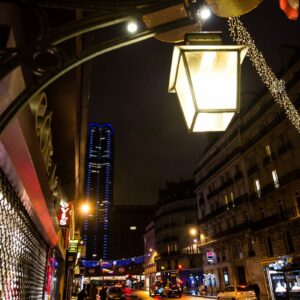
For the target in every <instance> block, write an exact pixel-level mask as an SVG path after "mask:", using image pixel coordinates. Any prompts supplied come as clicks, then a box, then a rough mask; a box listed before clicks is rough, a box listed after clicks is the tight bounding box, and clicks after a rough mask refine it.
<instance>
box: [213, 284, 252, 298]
mask: <svg viewBox="0 0 300 300" xmlns="http://www.w3.org/2000/svg"><path fill="white" fill-rule="evenodd" d="M217 299H218V300H219V299H229V300H235V299H247V300H255V299H256V296H255V292H254V291H253V290H252V289H250V288H249V287H247V286H244V285H230V286H227V287H226V288H225V289H224V290H223V291H222V292H219V293H218V295H217Z"/></svg>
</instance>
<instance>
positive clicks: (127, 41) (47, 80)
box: [0, 19, 194, 133]
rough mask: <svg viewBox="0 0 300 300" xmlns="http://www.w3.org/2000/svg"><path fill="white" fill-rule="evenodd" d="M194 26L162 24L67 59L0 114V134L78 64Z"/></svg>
mask: <svg viewBox="0 0 300 300" xmlns="http://www.w3.org/2000/svg"><path fill="white" fill-rule="evenodd" d="M190 24H194V22H193V21H191V20H189V19H183V20H179V21H176V22H172V23H169V24H164V25H162V26H158V27H155V28H152V29H151V30H145V31H144V32H141V33H138V34H135V35H132V36H127V37H120V38H117V39H114V40H110V41H107V42H104V43H100V44H98V45H95V46H93V47H91V48H89V49H87V50H85V51H83V52H82V53H81V54H80V55H78V56H74V57H72V58H69V60H68V61H66V62H65V64H64V65H62V66H60V67H59V68H57V69H56V70H55V71H52V72H48V73H45V74H44V75H43V76H41V77H39V78H37V80H36V81H34V82H33V83H32V84H30V85H29V86H28V87H27V88H26V90H25V91H23V92H22V93H21V94H20V95H19V96H18V97H17V98H16V99H15V100H14V101H13V102H12V103H11V104H10V105H9V106H8V107H7V108H6V109H5V110H4V111H3V112H2V114H1V118H0V133H2V132H3V131H4V129H5V128H6V126H7V125H8V123H9V122H10V121H11V120H12V119H13V118H14V117H15V116H16V115H17V113H18V112H19V111H21V109H22V108H23V107H24V106H25V105H26V104H27V103H28V102H29V101H30V100H32V99H33V98H34V97H35V96H36V95H37V94H38V93H39V92H41V91H42V90H44V89H45V88H46V87H47V86H48V85H49V84H51V83H52V82H53V81H55V80H56V79H58V78H59V77H61V76H62V75H63V74H65V73H67V72H68V71H70V70H72V69H74V68H75V67H77V66H79V65H80V64H82V63H84V62H87V61H88V60H91V59H93V58H95V57H97V56H99V55H102V54H105V53H107V52H110V51H113V50H116V49H119V48H122V47H125V46H128V45H131V44H134V43H138V42H141V41H143V40H146V39H149V38H151V37H154V36H155V35H156V34H159V33H162V32H166V31H169V30H172V29H175V28H178V27H182V26H187V25H190Z"/></svg>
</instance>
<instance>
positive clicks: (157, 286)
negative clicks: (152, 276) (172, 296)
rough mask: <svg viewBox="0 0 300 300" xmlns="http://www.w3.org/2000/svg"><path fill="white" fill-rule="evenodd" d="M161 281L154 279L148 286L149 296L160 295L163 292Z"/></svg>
mask: <svg viewBox="0 0 300 300" xmlns="http://www.w3.org/2000/svg"><path fill="white" fill-rule="evenodd" d="M163 289H164V287H163V283H162V282H161V281H156V282H155V283H154V284H152V285H151V286H150V289H149V296H150V297H154V296H156V295H159V296H162V292H163Z"/></svg>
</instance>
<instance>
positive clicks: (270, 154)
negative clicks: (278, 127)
mask: <svg viewBox="0 0 300 300" xmlns="http://www.w3.org/2000/svg"><path fill="white" fill-rule="evenodd" d="M265 150H266V154H267V156H269V157H271V156H272V152H271V147H270V145H266V146H265Z"/></svg>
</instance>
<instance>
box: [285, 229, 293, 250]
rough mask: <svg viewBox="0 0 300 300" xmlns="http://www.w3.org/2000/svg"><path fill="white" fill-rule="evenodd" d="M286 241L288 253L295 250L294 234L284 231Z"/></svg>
mask: <svg viewBox="0 0 300 300" xmlns="http://www.w3.org/2000/svg"><path fill="white" fill-rule="evenodd" d="M284 243H285V248H286V252H287V254H290V253H293V252H295V248H294V243H293V239H292V235H291V233H290V232H289V231H285V232H284Z"/></svg>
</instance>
